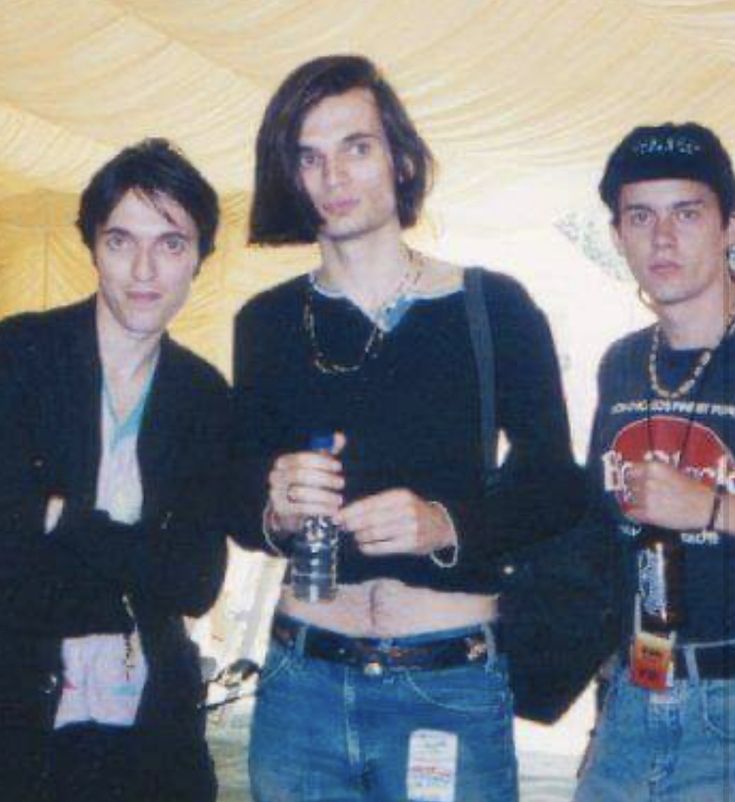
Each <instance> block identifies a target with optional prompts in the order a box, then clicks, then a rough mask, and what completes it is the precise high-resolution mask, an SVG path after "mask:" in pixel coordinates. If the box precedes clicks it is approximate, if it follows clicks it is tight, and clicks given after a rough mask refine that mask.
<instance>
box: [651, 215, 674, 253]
mask: <svg viewBox="0 0 735 802" xmlns="http://www.w3.org/2000/svg"><path fill="white" fill-rule="evenodd" d="M674 239H675V227H674V220H673V218H672V217H671V215H668V214H666V215H662V216H661V217H658V218H657V219H656V222H655V223H654V227H653V241H654V243H655V244H656V245H658V246H666V245H670V244H671V243H672V242H673V241H674Z"/></svg>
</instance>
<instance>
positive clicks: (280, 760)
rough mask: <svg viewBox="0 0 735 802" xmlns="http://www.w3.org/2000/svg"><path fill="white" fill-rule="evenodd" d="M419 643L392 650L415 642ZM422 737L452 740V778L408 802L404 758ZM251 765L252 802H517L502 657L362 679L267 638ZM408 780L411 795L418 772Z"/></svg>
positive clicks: (407, 761)
mask: <svg viewBox="0 0 735 802" xmlns="http://www.w3.org/2000/svg"><path fill="white" fill-rule="evenodd" d="M465 631H467V630H453V631H451V632H446V631H445V632H442V633H433V637H439V636H441V637H444V636H448V637H452V636H454V635H455V634H457V635H459V634H463V633H464V632H465ZM472 631H473V632H476V631H477V628H476V627H474V628H472ZM421 637H422V636H418V637H416V638H411V637H408V638H392V639H390V641H389V642H390V643H391V644H395V645H400V644H407V643H411V642H414V643H415V642H416V641H417V640H420V639H421ZM417 730H430V731H434V732H436V731H438V733H439V738H440V740H441V739H442V738H443V739H449V740H450V741H452V742H454V744H455V745H456V747H457V752H456V755H457V758H456V771H455V770H450V774H451V777H450V779H449V781H448V782H447V783H446V784H444V785H442V790H440V791H438V790H437V788H436V786H434V787H433V791H432V790H430V791H429V792H428V793H427V794H426V795H423V794H421V795H416V794H414V795H412V796H410V797H409V795H408V791H407V788H408V787H409V782H408V780H407V777H408V776H409V774H410V772H411V771H414V770H415V752H414V758H413V759H411V758H409V753H410V752H411V750H412V749H415V747H416V736H414V737H413V738H412V734H415V732H416V731H417ZM420 737H421V735H419V736H418V738H419V739H420ZM410 744H412V745H413V746H410ZM440 762H441V761H440ZM249 764H250V780H251V787H252V795H253V799H254V800H255V802H358V800H359V801H361V802H362V801H367V800H370V801H371V802H423V800H424V799H428V800H434V799H438V800H451V802H514V800H517V799H518V781H517V765H516V758H515V750H514V745H513V705H512V699H511V695H510V691H509V689H508V681H507V674H506V670H505V661H504V659H503V658H502V657H497V656H491V657H489V658H488V659H487V661H486V663H477V664H472V665H467V666H460V667H457V668H448V669H441V670H421V671H413V670H406V669H400V670H399V669H392V670H386V671H385V672H384V673H383V674H382V675H380V676H368V675H366V674H365V673H364V672H363V670H362V669H360V668H355V667H349V666H346V665H344V664H340V663H333V662H328V661H325V660H318V659H314V658H309V657H305V656H304V655H303V654H299V653H298V647H296V648H295V649H287V648H285V647H284V646H281V645H280V644H278V643H275V642H272V643H271V646H270V650H269V653H268V657H267V659H266V662H265V666H264V670H263V674H262V676H261V681H260V685H259V689H258V696H257V701H256V705H255V712H254V716H253V724H252V730H251V736H250V755H249ZM442 765H444V766H445V767H446V764H445V763H442ZM411 766H412V767H414V768H413V769H411V768H410V767H411ZM424 768H426V766H424ZM432 768H434V767H431V766H430V767H429V769H428V771H429V773H431V770H432ZM452 771H453V772H454V773H452ZM411 776H412V777H413V780H412V782H413V783H414V787H415V783H416V779H415V778H416V775H415V773H414V774H412V775H411ZM424 777H426V774H425V775H424ZM429 779H430V780H431V778H429ZM444 779H445V780H446V779H447V778H446V777H445V778H444ZM430 784H431V782H430ZM451 786H453V791H452V790H451ZM432 793H433V794H434V795H432Z"/></svg>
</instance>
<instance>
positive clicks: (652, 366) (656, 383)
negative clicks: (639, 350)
mask: <svg viewBox="0 0 735 802" xmlns="http://www.w3.org/2000/svg"><path fill="white" fill-rule="evenodd" d="M733 329H735V312H733V313H731V314H730V317H729V318H728V319H727V324H726V326H725V330H724V332H723V334H722V338H721V339H720V340H719V342H718V343H717V345H715V346H713V347H712V348H705V349H704V350H703V351H702V353H701V354H700V355H699V357H698V358H697V361H696V362H695V363H694V367H693V368H692V372H691V373H690V374H689V376H687V378H686V379H684V381H683V382H681V384H680V385H679V386H678V387H677V388H675V389H674V390H668V389H666V388H665V387H664V386H663V385H662V384H661V382H660V380H659V377H658V355H659V350H660V348H661V324H660V323H659V324H657V325H656V326H655V327H654V329H653V337H652V338H651V350H650V351H649V353H648V378H649V381H650V383H651V390H652V391H653V392H654V393H655V394H656V395H657V396H658V397H659V398H665V399H666V400H667V401H676V400H677V399H679V398H682V397H683V396H685V395H687V394H688V393H689V392H691V389H692V387H694V385H695V384H696V383H697V382H698V381H699V380H700V378H701V377H702V374H703V373H704V371H705V368H706V367H707V365H709V363H710V361H711V359H712V355H713V354H714V353H715V351H716V350H717V349H718V348H719V347H720V345H721V344H722V343H723V342H724V341H725V340H726V339H727V338H728V337H729V336H730V334H731V333H732V331H733Z"/></svg>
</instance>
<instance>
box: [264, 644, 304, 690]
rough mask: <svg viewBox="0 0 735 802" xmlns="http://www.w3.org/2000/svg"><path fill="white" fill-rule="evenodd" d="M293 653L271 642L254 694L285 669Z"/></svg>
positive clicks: (289, 664) (292, 658) (291, 659)
mask: <svg viewBox="0 0 735 802" xmlns="http://www.w3.org/2000/svg"><path fill="white" fill-rule="evenodd" d="M295 659H296V658H295V654H294V653H293V652H292V651H291V650H290V649H287V648H285V647H284V646H282V645H281V644H280V643H274V642H271V644H270V646H269V647H268V653H267V654H266V657H265V662H264V663H263V668H262V669H261V671H260V678H259V679H258V687H257V689H256V695H257V696H260V695H261V693H262V692H263V690H264V689H265V688H266V686H267V685H269V684H270V683H271V682H272V681H273V680H274V679H276V677H278V676H279V675H280V674H282V673H283V672H284V671H286V670H287V669H288V668H289V667H290V666H291V665H292V664H293V663H294V661H295Z"/></svg>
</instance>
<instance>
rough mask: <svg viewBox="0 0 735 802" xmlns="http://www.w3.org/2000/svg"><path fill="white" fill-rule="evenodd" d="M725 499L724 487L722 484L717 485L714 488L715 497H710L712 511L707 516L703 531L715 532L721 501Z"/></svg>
mask: <svg viewBox="0 0 735 802" xmlns="http://www.w3.org/2000/svg"><path fill="white" fill-rule="evenodd" d="M724 500H725V488H724V487H722V485H717V487H716V488H715V497H714V498H713V499H712V512H711V513H710V516H709V521H708V522H707V526H706V528H705V530H704V531H705V532H716V531H717V529H716V526H715V524H716V523H717V518H718V516H719V514H720V509H721V508H722V502H723V501H724Z"/></svg>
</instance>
